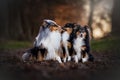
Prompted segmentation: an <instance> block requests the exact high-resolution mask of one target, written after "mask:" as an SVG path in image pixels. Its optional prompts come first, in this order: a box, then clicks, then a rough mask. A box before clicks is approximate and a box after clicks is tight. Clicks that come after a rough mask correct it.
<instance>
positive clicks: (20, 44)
mask: <svg viewBox="0 0 120 80" xmlns="http://www.w3.org/2000/svg"><path fill="white" fill-rule="evenodd" d="M31 46H32V43H31V42H28V41H11V40H10V41H4V42H1V43H0V50H4V49H22V48H28V47H31Z"/></svg>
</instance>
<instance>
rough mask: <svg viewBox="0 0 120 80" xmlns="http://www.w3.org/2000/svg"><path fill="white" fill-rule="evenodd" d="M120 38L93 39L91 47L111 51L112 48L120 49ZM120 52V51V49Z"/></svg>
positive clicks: (96, 49) (95, 49)
mask: <svg viewBox="0 0 120 80" xmlns="http://www.w3.org/2000/svg"><path fill="white" fill-rule="evenodd" d="M119 41H120V38H117V37H109V38H105V39H100V40H92V41H91V47H92V51H97V52H98V51H108V50H109V51H110V50H120V47H119V46H120V44H119ZM119 52H120V51H119Z"/></svg>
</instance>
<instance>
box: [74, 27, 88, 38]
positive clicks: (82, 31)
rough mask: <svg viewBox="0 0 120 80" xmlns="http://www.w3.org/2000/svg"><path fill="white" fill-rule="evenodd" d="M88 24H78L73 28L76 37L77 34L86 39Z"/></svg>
mask: <svg viewBox="0 0 120 80" xmlns="http://www.w3.org/2000/svg"><path fill="white" fill-rule="evenodd" d="M88 29H89V28H88V26H80V25H78V26H77V27H76V29H75V34H76V37H77V36H79V37H81V38H84V39H86V38H87V37H88V36H89V32H88Z"/></svg>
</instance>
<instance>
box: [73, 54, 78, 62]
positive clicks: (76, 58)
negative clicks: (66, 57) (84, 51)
mask: <svg viewBox="0 0 120 80" xmlns="http://www.w3.org/2000/svg"><path fill="white" fill-rule="evenodd" d="M73 58H74V60H75V63H78V61H79V60H78V57H77V55H75V56H73Z"/></svg>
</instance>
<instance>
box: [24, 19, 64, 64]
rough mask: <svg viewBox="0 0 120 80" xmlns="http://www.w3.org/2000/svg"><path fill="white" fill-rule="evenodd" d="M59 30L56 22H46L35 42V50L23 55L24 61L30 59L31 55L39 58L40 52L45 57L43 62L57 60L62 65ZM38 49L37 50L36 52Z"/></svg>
mask: <svg viewBox="0 0 120 80" xmlns="http://www.w3.org/2000/svg"><path fill="white" fill-rule="evenodd" d="M59 29H60V26H59V25H57V24H56V22H54V21H52V20H44V21H43V25H42V26H41V27H40V30H39V33H38V35H37V37H36V40H35V41H34V48H32V49H30V50H28V51H27V52H25V53H24V54H23V56H22V59H23V61H26V60H27V59H29V57H30V55H31V54H33V55H34V54H35V55H36V56H38V52H39V51H40V54H42V55H43V56H42V59H43V60H57V61H58V62H59V63H62V61H61V58H60V54H59V52H60V45H61V33H60V32H59ZM36 48H37V50H36V52H34V51H35V49H36ZM40 56H41V55H40Z"/></svg>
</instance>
